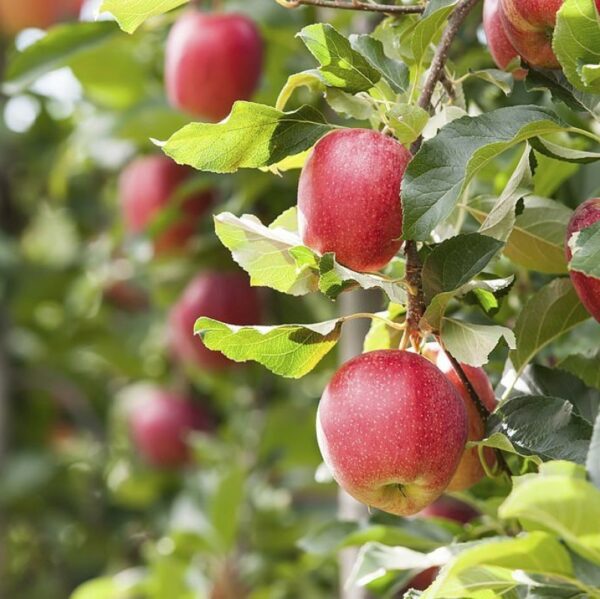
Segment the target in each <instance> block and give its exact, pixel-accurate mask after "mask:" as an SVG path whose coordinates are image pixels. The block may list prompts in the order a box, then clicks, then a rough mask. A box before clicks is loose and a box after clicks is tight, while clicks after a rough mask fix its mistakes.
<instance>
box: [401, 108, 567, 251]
mask: <svg viewBox="0 0 600 599" xmlns="http://www.w3.org/2000/svg"><path fill="white" fill-rule="evenodd" d="M560 130H562V126H561V124H560V122H559V121H558V119H557V117H556V116H555V115H554V114H553V113H552V112H550V111H548V110H545V109H542V108H538V107H537V106H517V107H510V108H499V109H497V110H494V111H492V112H488V113H487V114H483V115H480V116H475V117H470V116H465V117H463V118H460V119H457V120H455V121H452V122H451V123H449V124H448V125H446V126H445V127H444V128H443V129H441V131H440V132H439V133H438V134H437V135H436V136H435V137H433V138H432V139H429V140H427V141H426V142H425V143H424V144H423V146H422V147H421V149H420V150H419V152H418V153H417V154H416V155H415V157H414V158H413V160H412V161H411V163H410V164H409V165H408V168H407V170H406V173H405V175H404V180H403V183H402V206H403V209H404V238H405V239H417V240H426V239H427V238H428V237H429V235H430V233H431V231H432V230H433V229H434V228H435V226H436V225H438V224H439V223H441V222H442V221H443V220H444V219H445V218H447V217H448V216H449V215H450V213H451V212H452V210H453V209H454V207H455V206H456V204H457V203H458V202H459V201H460V199H461V196H462V195H463V193H464V190H465V189H466V187H467V185H468V184H469V183H470V182H471V180H472V179H473V177H474V176H475V175H476V174H477V172H478V171H479V170H480V169H481V168H483V167H484V166H485V165H486V164H488V163H489V162H490V161H491V160H493V159H494V158H495V157H496V156H498V155H499V154H501V153H502V152H504V151H505V150H507V149H509V148H510V147H512V146H515V145H517V144H518V143H521V142H523V141H525V140H527V139H531V138H533V137H537V136H540V135H546V134H550V133H554V132H557V131H560Z"/></svg>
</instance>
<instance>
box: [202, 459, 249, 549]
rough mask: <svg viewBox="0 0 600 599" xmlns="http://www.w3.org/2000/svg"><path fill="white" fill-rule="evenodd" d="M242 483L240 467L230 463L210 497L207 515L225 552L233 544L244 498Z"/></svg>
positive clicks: (243, 476) (243, 480) (243, 477)
mask: <svg viewBox="0 0 600 599" xmlns="http://www.w3.org/2000/svg"><path fill="white" fill-rule="evenodd" d="M244 483H245V475H244V472H243V470H242V468H241V467H240V466H238V465H236V464H232V465H231V467H230V468H229V469H227V470H226V471H225V472H223V473H222V475H221V478H220V480H219V482H218V485H217V488H216V489H215V492H214V495H212V496H211V498H210V509H209V514H208V515H209V517H210V522H211V524H212V526H213V529H214V531H215V532H216V533H217V535H218V539H219V546H220V547H221V549H222V550H223V552H224V553H225V554H227V553H228V552H230V551H231V550H232V548H233V546H234V544H235V539H236V535H237V532H238V524H239V515H240V509H241V507H242V502H243V498H244Z"/></svg>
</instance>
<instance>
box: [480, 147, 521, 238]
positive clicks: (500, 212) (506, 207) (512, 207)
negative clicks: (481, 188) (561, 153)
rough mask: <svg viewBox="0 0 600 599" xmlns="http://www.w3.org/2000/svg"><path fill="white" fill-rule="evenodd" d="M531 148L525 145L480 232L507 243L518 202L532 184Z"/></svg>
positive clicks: (513, 223)
mask: <svg viewBox="0 0 600 599" xmlns="http://www.w3.org/2000/svg"><path fill="white" fill-rule="evenodd" d="M530 158H531V148H530V146H529V144H528V143H527V144H525V148H524V149H523V153H522V155H521V158H520V160H519V162H518V163H517V166H516V168H515V170H514V172H513V174H512V175H511V177H510V179H509V180H508V183H507V184H506V186H505V188H504V190H503V191H502V194H501V195H500V197H499V198H498V201H497V202H496V203H495V204H494V207H493V208H492V209H491V210H490V212H489V214H488V215H487V216H486V217H485V220H484V221H483V223H482V225H481V228H480V229H479V232H480V233H482V234H484V235H489V236H490V237H494V238H495V239H499V240H500V241H506V240H507V239H508V238H509V236H510V234H511V232H512V230H513V227H514V225H515V221H516V208H517V202H518V201H519V200H520V199H521V198H522V197H523V196H524V195H526V194H527V191H528V188H529V186H530V185H531V183H532V177H533V173H532V172H531V161H530Z"/></svg>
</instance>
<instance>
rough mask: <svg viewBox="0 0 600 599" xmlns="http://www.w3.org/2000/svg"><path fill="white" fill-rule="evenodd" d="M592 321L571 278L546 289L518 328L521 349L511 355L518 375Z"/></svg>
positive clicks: (528, 308) (535, 298)
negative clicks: (556, 342)
mask: <svg viewBox="0 0 600 599" xmlns="http://www.w3.org/2000/svg"><path fill="white" fill-rule="evenodd" d="M588 318H589V314H588V313H587V311H586V310H585V308H584V307H583V306H582V305H581V302H580V301H579V298H578V297H577V294H576V293H575V290H574V289H573V285H572V284H571V281H570V280H569V279H568V278H561V279H555V280H554V281H552V282H550V283H548V284H547V285H545V286H544V287H542V288H541V289H540V290H539V291H538V292H537V293H536V294H535V295H534V296H533V297H532V298H531V299H530V300H529V301H528V302H527V303H526V304H525V306H524V308H523V310H522V311H521V314H520V315H519V318H518V319H517V323H516V325H515V335H516V338H517V349H516V350H514V351H512V352H511V353H510V359H511V361H512V363H513V365H514V367H515V369H516V370H517V372H518V373H520V372H521V371H522V370H523V368H524V367H525V366H526V365H527V364H528V363H529V362H530V361H531V360H532V359H533V357H534V356H535V355H536V354H537V353H538V352H539V351H540V350H541V349H543V348H544V347H545V346H546V345H548V343H551V342H552V341H554V339H556V338H557V337H560V336H561V335H562V334H563V333H566V332H567V331H569V330H571V329H572V328H573V327H575V326H576V325H578V324H579V323H580V322H583V321H584V320H587V319H588Z"/></svg>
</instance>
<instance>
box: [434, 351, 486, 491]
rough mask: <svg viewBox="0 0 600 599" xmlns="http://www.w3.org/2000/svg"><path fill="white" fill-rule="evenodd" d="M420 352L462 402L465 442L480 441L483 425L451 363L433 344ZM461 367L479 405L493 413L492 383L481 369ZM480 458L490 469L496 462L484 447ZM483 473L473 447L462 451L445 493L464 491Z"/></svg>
mask: <svg viewBox="0 0 600 599" xmlns="http://www.w3.org/2000/svg"><path fill="white" fill-rule="evenodd" d="M424 353H426V354H427V357H428V358H430V359H431V360H432V361H433V362H435V364H436V366H437V367H438V368H439V369H440V370H441V371H442V372H443V373H444V374H445V375H446V378H447V379H448V380H449V381H450V383H452V385H453V386H454V388H455V389H456V391H457V392H458V394H459V395H460V397H461V399H462V400H463V402H464V404H465V408H466V410H467V417H468V420H469V436H468V438H469V441H480V440H481V439H483V437H484V435H485V423H484V422H483V420H482V418H481V415H480V414H479V411H478V410H477V406H476V405H475V404H474V403H473V400H472V399H471V395H470V394H469V391H468V390H467V388H466V387H465V385H464V383H463V382H462V380H461V378H460V377H459V375H458V374H457V372H456V370H454V366H452V362H451V361H450V360H449V358H448V356H447V355H446V353H445V352H444V351H442V349H441V348H440V346H439V345H438V344H437V343H429V344H428V345H427V347H426V350H425V352H424ZM461 366H462V369H463V371H464V373H465V374H466V375H467V378H468V379H469V382H470V383H471V385H473V388H474V389H475V392H476V393H477V396H478V397H479V399H481V401H482V403H483V405H484V406H485V407H486V408H487V409H488V410H489V411H490V412H493V411H494V410H495V409H496V404H497V400H496V394H495V393H494V389H493V388H492V384H491V383H490V379H489V378H488V376H487V374H486V373H485V370H484V369H483V368H474V367H473V366H469V365H468V364H461ZM483 455H484V457H485V460H486V463H487V465H488V467H489V468H492V467H493V466H494V464H495V463H496V457H495V455H494V450H493V449H491V448H490V447H486V448H485V449H484V452H483ZM484 474H485V471H484V469H483V466H482V465H481V459H480V458H479V451H478V449H477V447H471V448H469V449H465V452H464V454H463V457H462V459H461V461H460V464H459V465H458V468H457V470H456V472H455V473H454V476H453V477H452V480H451V481H450V484H449V485H448V491H463V490H464V489H468V488H469V487H472V486H473V485H474V484H475V483H477V482H479V481H480V480H481V479H482V478H483V476H484Z"/></svg>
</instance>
